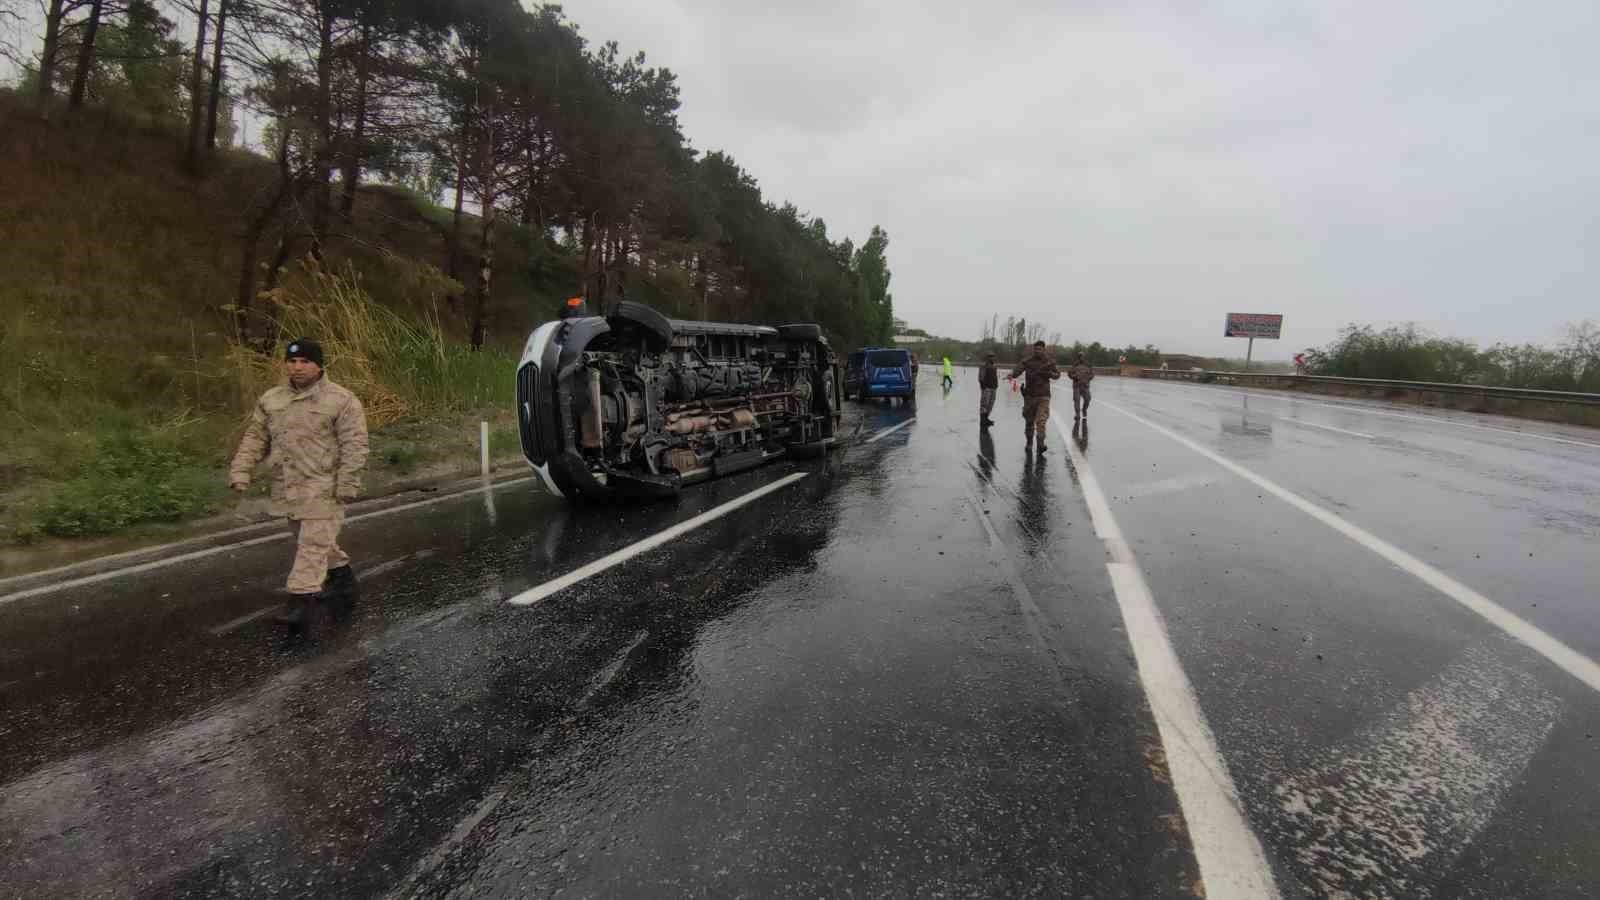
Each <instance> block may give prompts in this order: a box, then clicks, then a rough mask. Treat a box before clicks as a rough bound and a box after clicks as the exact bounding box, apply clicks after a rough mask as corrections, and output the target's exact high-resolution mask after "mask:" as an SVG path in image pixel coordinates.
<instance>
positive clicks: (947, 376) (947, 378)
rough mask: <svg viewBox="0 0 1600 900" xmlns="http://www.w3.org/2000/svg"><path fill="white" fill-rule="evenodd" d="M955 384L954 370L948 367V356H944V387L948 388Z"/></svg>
mask: <svg viewBox="0 0 1600 900" xmlns="http://www.w3.org/2000/svg"><path fill="white" fill-rule="evenodd" d="M955 386H956V379H955V371H954V370H953V369H951V368H950V357H948V356H946V357H945V358H944V389H945V390H947V391H948V390H950V389H951V388H953V387H955Z"/></svg>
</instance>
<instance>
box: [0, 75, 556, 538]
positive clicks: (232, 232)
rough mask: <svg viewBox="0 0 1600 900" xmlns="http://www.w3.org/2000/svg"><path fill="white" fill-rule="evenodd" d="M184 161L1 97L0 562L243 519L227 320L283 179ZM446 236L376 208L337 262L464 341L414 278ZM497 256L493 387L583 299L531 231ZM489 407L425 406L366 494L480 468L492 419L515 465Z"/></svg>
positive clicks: (168, 145) (96, 121)
mask: <svg viewBox="0 0 1600 900" xmlns="http://www.w3.org/2000/svg"><path fill="white" fill-rule="evenodd" d="M176 148H177V141H176V139H175V138H174V137H173V136H172V135H168V134H160V133H150V132H141V131H138V130H135V129H131V128H129V127H127V126H126V125H124V124H122V123H119V122H116V121H114V120H111V119H108V118H106V117H104V116H103V115H102V114H100V113H97V112H93V111H91V112H88V113H86V114H83V115H81V116H78V117H76V118H65V117H60V116H58V117H57V119H56V121H53V122H51V123H46V122H43V121H40V120H38V119H37V118H34V117H32V116H30V115H28V114H27V113H26V111H25V110H22V109H21V108H20V107H19V106H18V104H17V103H16V102H15V101H14V100H13V99H12V98H11V97H9V96H5V95H0V198H3V200H0V434H3V435H5V437H4V439H3V441H0V545H5V544H17V543H26V542H29V541H33V540H37V539H39V538H40V537H42V536H43V535H46V534H68V535H70V534H98V533H106V532H108V531H117V530H121V529H123V528H125V527H126V526H128V525H130V524H134V523H137V522H148V521H162V520H165V521H174V520H183V519H190V518H193V517H196V516H202V515H205V514H207V513H211V512H218V511H223V510H226V509H227V508H228V506H229V504H228V501H227V498H226V496H225V495H226V492H225V490H224V488H223V486H222V484H221V472H222V467H223V466H224V464H225V461H226V459H227V456H228V454H229V453H230V452H231V449H232V442H233V440H234V438H235V436H236V435H237V433H238V429H239V427H240V424H241V421H242V418H243V416H244V414H245V410H247V409H248V403H249V397H248V395H249V394H250V393H251V392H252V391H253V390H254V389H255V387H257V386H258V385H259V374H257V376H256V377H254V378H252V377H246V376H245V374H244V373H243V372H242V371H241V369H240V367H239V366H238V365H237V364H236V361H235V360H234V359H233V358H231V357H230V346H229V339H228V336H229V333H230V332H229V318H228V314H227V312H226V311H225V310H224V309H223V307H225V306H226V305H227V304H229V303H231V302H232V301H233V297H234V294H235V291H236V286H237V283H238V265H239V242H238V238H237V235H238V234H240V232H241V231H242V229H243V222H244V216H245V212H246V210H247V209H248V208H249V205H250V203H251V202H252V200H254V199H255V198H256V197H257V196H258V195H259V194H260V192H261V191H263V190H264V189H265V188H266V187H267V185H268V184H269V183H270V179H271V178H272V170H271V167H270V165H269V164H268V162H267V161H265V160H263V159H261V158H259V157H256V156H253V155H250V154H246V153H240V152H232V153H227V154H225V155H224V156H223V158H222V159H221V160H219V162H218V164H217V165H215V166H214V167H213V171H212V172H211V174H209V175H208V176H207V177H205V178H203V179H199V180H195V179H191V178H188V177H186V176H185V175H183V174H182V173H181V171H180V170H179V168H178V165H177V162H178V160H177V149H176ZM449 217H450V214H449V211H448V210H443V209H439V208H438V207H435V206H433V205H432V204H429V203H427V202H426V201H422V200H420V199H419V198H417V197H414V196H412V195H410V194H408V193H407V192H405V191H400V190H391V189H372V190H363V191H362V192H361V194H360V196H359V198H358V204H357V214H356V217H355V221H354V223H353V226H352V227H351V229H350V230H351V233H352V235H353V237H354V239H353V240H349V241H340V242H338V244H337V245H336V246H335V247H333V248H332V250H331V252H330V263H331V264H332V265H333V266H334V267H343V266H346V265H348V266H352V267H354V269H356V270H358V271H359V272H360V273H361V277H362V284H363V286H364V287H365V288H366V291H367V293H368V294H369V295H370V296H371V297H372V298H374V299H375V300H377V301H378V302H382V303H386V304H389V305H390V306H392V307H393V308H395V309H396V310H397V311H398V312H400V313H401V314H402V315H403V316H405V317H407V318H409V319H411V320H413V321H416V320H419V319H425V318H426V317H427V313H428V312H430V310H429V309H428V308H429V307H433V309H432V310H431V311H432V312H435V313H437V316H438V319H439V321H440V323H441V325H442V329H443V331H444V332H445V334H446V335H447V336H449V337H451V338H453V339H454V340H456V341H459V339H460V336H461V335H462V334H463V333H464V322H463V321H462V318H463V316H462V313H461V311H460V310H459V309H452V308H450V306H449V304H448V303H437V302H434V298H431V297H429V296H426V295H425V294H424V293H423V292H420V291H419V290H417V289H415V287H414V285H413V284H412V283H411V281H412V279H408V278H407V274H408V273H411V274H414V267H411V266H410V265H409V263H408V262H406V261H408V260H409V261H418V262H423V263H429V264H434V265H442V264H443V263H444V262H445V254H446V250H445V242H444V231H443V228H442V226H443V225H445V224H447V223H448V221H449ZM476 224H477V223H476V221H475V220H474V221H472V222H471V223H470V225H472V226H473V228H472V229H469V230H475V226H476ZM498 241H499V254H498V255H499V258H500V259H501V260H502V261H503V264H502V266H501V268H500V271H499V272H498V273H497V276H498V277H497V284H496V298H497V302H496V304H495V305H494V306H493V307H492V309H491V313H490V323H491V332H490V341H491V345H492V347H491V350H492V351H493V352H494V358H493V360H494V361H491V360H490V359H489V358H482V359H479V360H477V361H476V362H477V363H478V367H479V368H484V369H489V370H492V371H496V372H497V371H498V365H497V364H498V363H500V362H504V361H506V360H508V359H509V355H510V354H511V353H512V352H514V351H515V350H516V349H517V348H518V347H520V345H521V342H522V340H523V338H524V337H525V335H526V333H527V329H528V328H529V327H531V325H532V324H534V323H535V321H536V320H537V319H538V318H540V316H541V314H543V313H544V312H545V311H548V310H552V309H554V308H555V303H556V301H557V298H559V297H560V296H561V295H563V294H564V293H565V291H566V289H567V288H568V286H569V285H570V284H572V283H573V276H572V265H571V260H570V259H568V258H566V257H565V256H563V255H562V254H560V253H559V252H558V251H556V250H554V249H553V248H550V247H548V246H545V245H544V243H543V242H542V241H540V240H538V239H536V238H534V237H533V236H531V235H529V234H528V233H527V232H526V231H524V230H522V229H518V228H515V227H506V228H502V229H501V230H500V232H499V237H498ZM264 244H265V242H264ZM472 249H473V243H472V241H470V240H469V243H468V246H467V248H466V250H467V252H468V253H469V254H470V253H471V252H472ZM270 251H271V248H270V247H265V246H264V248H263V254H270ZM387 254H394V255H396V256H398V257H399V258H400V259H401V262H400V264H399V265H396V264H395V261H394V260H393V259H392V258H389V257H388V255H387ZM333 374H334V377H336V378H337V377H339V370H338V368H337V366H336V367H335V369H334V372H333ZM504 378H505V384H506V385H507V386H508V385H509V383H510V372H509V363H506V371H505V373H504ZM446 389H447V390H448V387H447V388H446ZM490 393H494V391H484V390H481V386H480V389H479V390H478V391H476V392H475V394H474V395H473V396H472V397H470V398H467V397H462V398H455V400H457V401H459V402H436V403H430V404H428V405H426V406H422V405H419V404H415V403H414V404H411V407H410V410H411V411H410V414H408V415H407V416H405V417H404V418H402V419H400V420H398V421H396V422H394V423H392V424H389V425H387V426H385V427H383V428H380V429H378V430H377V431H376V432H375V434H374V447H375V450H376V452H375V454H374V458H373V463H372V467H371V475H370V476H369V479H368V482H369V485H370V486H371V487H372V488H374V489H379V488H381V486H382V484H383V483H384V482H385V481H387V480H392V479H395V478H405V477H410V476H412V475H414V474H415V473H416V472H417V471H420V470H425V469H427V470H440V469H444V470H449V469H451V468H457V467H458V468H461V469H467V468H472V467H475V465H476V459H477V451H476V428H475V423H476V421H477V420H478V419H479V418H491V419H492V420H493V421H494V422H495V429H496V438H497V452H499V451H500V450H505V451H508V452H509V451H511V450H512V449H513V448H514V437H513V436H514V430H513V423H512V422H511V421H510V403H509V402H504V403H500V402H494V403H487V404H486V403H484V402H483V401H482V397H483V396H484V395H486V394H490ZM447 399H449V398H447Z"/></svg>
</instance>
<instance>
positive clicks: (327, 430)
mask: <svg viewBox="0 0 1600 900" xmlns="http://www.w3.org/2000/svg"><path fill="white" fill-rule="evenodd" d="M322 366H323V360H322V347H321V345H319V344H318V343H317V342H316V341H314V340H310V339H308V338H301V339H299V340H296V341H291V342H290V343H289V346H288V349H287V350H285V351H284V365H283V368H284V374H285V376H287V379H288V384H286V385H279V386H278V387H275V388H272V389H271V390H269V391H267V392H266V393H265V394H262V395H261V399H260V400H259V401H257V402H256V408H255V410H254V412H252V413H251V415H250V424H249V426H247V427H246V428H245V431H244V437H242V438H240V440H239V449H238V450H237V451H236V452H235V453H234V455H233V464H232V465H231V466H230V467H229V469H228V485H229V486H230V487H232V488H233V489H234V490H235V491H239V492H243V491H244V490H245V489H247V488H248V487H249V486H250V477H251V473H252V472H253V470H254V469H255V467H256V465H257V464H258V463H260V462H261V461H262V460H263V459H265V460H266V461H267V464H268V466H269V467H270V468H271V469H272V475H273V479H272V506H271V511H272V514H273V515H274V516H281V517H284V518H286V519H288V520H289V529H290V531H291V532H292V533H293V534H294V537H295V556H294V566H293V567H292V568H291V569H290V571H289V580H288V582H287V584H286V585H285V587H286V588H287V590H288V592H289V599H288V602H287V603H286V604H285V606H284V611H283V613H282V614H281V615H280V616H279V621H280V622H283V623H284V624H287V625H291V626H293V625H299V624H301V623H303V622H305V621H306V619H307V617H308V615H309V614H311V613H312V612H314V610H313V608H312V605H313V604H314V603H328V602H329V601H335V600H345V601H350V602H353V601H354V599H355V591H356V577H355V573H354V572H353V571H351V569H350V557H349V556H348V555H346V554H345V552H344V551H343V550H341V549H340V548H339V529H340V527H341V526H342V525H343V524H344V504H346V503H348V502H350V501H351V500H354V499H355V498H356V496H357V495H358V494H359V493H360V491H361V470H362V469H363V468H364V467H365V466H366V464H367V416H366V412H365V411H364V410H363V409H362V408H361V401H360V400H358V399H356V396H355V394H352V393H350V391H349V390H348V389H346V388H344V387H341V386H340V385H338V384H335V383H334V382H333V381H332V380H331V379H329V378H328V377H327V375H326V373H325V372H324V371H323V368H322Z"/></svg>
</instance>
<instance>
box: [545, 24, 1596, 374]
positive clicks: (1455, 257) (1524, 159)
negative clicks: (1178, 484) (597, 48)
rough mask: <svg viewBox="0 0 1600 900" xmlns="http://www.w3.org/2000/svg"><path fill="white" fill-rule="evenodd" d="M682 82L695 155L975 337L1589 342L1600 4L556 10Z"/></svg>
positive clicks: (959, 333)
mask: <svg viewBox="0 0 1600 900" xmlns="http://www.w3.org/2000/svg"><path fill="white" fill-rule="evenodd" d="M564 6H565V8H566V10H567V12H568V14H569V15H570V16H571V17H572V19H573V20H575V21H576V22H577V23H578V24H579V26H580V27H581V29H582V31H583V33H584V35H585V36H586V37H588V38H589V39H590V40H591V41H600V40H605V39H616V40H618V41H619V42H621V44H622V45H623V47H624V49H627V50H635V49H643V50H645V51H647V52H648V54H649V56H650V61H651V62H652V63H653V64H657V65H665V66H668V67H670V68H672V69H673V70H675V71H676V72H677V73H678V75H679V79H680V83H681V85H682V88H683V101H684V104H683V109H682V111H681V120H682V122H683V124H684V128H685V131H686V132H687V134H688V135H689V137H690V139H691V140H692V141H693V143H694V145H695V146H696V147H697V148H699V149H701V150H715V149H722V150H726V151H728V152H729V153H731V154H732V155H733V156H734V158H735V159H737V160H738V161H739V163H740V164H741V165H743V166H744V167H745V168H746V169H748V170H749V171H750V172H751V173H752V174H754V175H755V176H756V177H757V179H759V181H760V182H761V185H762V188H763V190H764V191H765V193H766V196H767V198H768V199H769V200H773V201H777V202H781V201H783V200H792V201H793V202H795V203H796V204H797V205H798V206H800V207H801V208H802V209H804V210H806V211H808V212H810V213H811V214H812V215H817V216H821V217H822V218H824V219H825V220H826V221H827V222H828V226H829V232H830V234H831V235H833V236H834V237H835V238H837V237H839V236H841V235H843V234H848V235H850V236H851V237H853V238H855V239H856V241H857V242H858V243H859V242H860V241H861V239H862V238H863V237H864V236H865V235H866V233H867V232H868V230H869V229H870V228H871V227H872V225H874V224H879V225H882V226H883V227H884V228H885V229H887V230H888V232H889V235H890V241H891V244H890V248H889V261H890V266H891V268H892V269H893V272H894V281H893V284H892V286H891V288H892V290H893V293H894V297H895V312H896V314H897V315H899V316H900V317H902V318H904V319H907V320H908V321H910V322H911V323H912V324H913V325H915V326H921V327H924V328H927V329H929V330H931V331H933V332H935V333H939V334H946V335H950V336H955V337H962V338H975V337H976V336H977V333H978V330H979V323H980V320H982V319H983V318H985V317H986V316H987V315H988V314H990V313H991V312H998V313H999V314H1000V316H1001V318H1002V319H1004V317H1005V316H1006V315H1025V316H1027V317H1028V318H1029V319H1035V318H1038V319H1042V320H1044V321H1045V322H1046V323H1047V325H1048V327H1049V329H1050V330H1052V331H1054V330H1059V331H1061V332H1062V334H1063V337H1064V338H1065V339H1066V340H1068V341H1071V340H1074V339H1078V338H1082V339H1084V340H1096V339H1098V340H1103V341H1106V342H1110V343H1116V344H1119V345H1120V344H1125V343H1128V342H1135V343H1140V344H1143V343H1145V342H1152V343H1156V344H1157V345H1159V346H1160V347H1162V348H1163V349H1166V350H1169V351H1191V352H1198V353H1207V354H1210V353H1230V354H1233V355H1239V356H1242V355H1243V353H1244V342H1243V341H1238V340H1229V339H1225V338H1223V337H1221V333H1222V322H1223V315H1224V313H1226V312H1229V311H1237V312H1280V313H1283V314H1284V316H1285V319H1284V340H1283V341H1281V342H1277V343H1276V344H1274V342H1258V346H1257V348H1256V350H1257V355H1258V357H1260V356H1262V355H1263V353H1265V355H1268V356H1287V355H1288V354H1289V353H1290V352H1292V351H1293V350H1296V349H1299V348H1302V347H1305V346H1309V345H1317V344H1322V343H1325V342H1326V341H1328V340H1329V339H1330V338H1332V337H1333V336H1334V334H1335V332H1336V330H1337V329H1338V328H1339V327H1340V326H1342V325H1344V324H1345V323H1348V322H1373V323H1389V322H1403V321H1415V322H1417V323H1418V324H1420V325H1422V326H1423V327H1426V328H1428V329H1430V330H1433V331H1436V332H1439V333H1443V334H1448V335H1454V336H1459V337H1466V338H1472V339H1476V340H1479V341H1480V342H1483V343H1490V342H1493V341H1496V340H1511V341H1526V340H1532V341H1553V340H1555V339H1557V338H1559V336H1560V332H1561V327H1562V325H1563V324H1564V323H1566V322H1571V321H1576V320H1579V319H1583V318H1600V291H1597V290H1596V280H1597V276H1600V3H1597V2H1595V0H1533V2H1510V0H1508V2H1487V0H1448V2H1395V0H1373V2H1357V3H1338V2H1265V0H1261V2H1256V0H1245V2H1210V3H1208V2H1200V0H1195V2H1191V0H1171V2H1165V3H1162V2H1139V0H1106V2H1080V3H1053V2H1043V0H1040V2H1007V0H988V2H983V3H974V2H965V3H941V4H923V3H909V2H901V0H880V2H859V0H856V2H852V0H842V2H835V0H809V2H804V3H801V2H781V3H764V2H760V0H650V2H648V3H641V2H638V0H569V2H566V3H565V4H564Z"/></svg>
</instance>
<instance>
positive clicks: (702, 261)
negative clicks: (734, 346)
mask: <svg viewBox="0 0 1600 900" xmlns="http://www.w3.org/2000/svg"><path fill="white" fill-rule="evenodd" d="M695 268H697V269H699V278H698V279H697V280H698V281H699V282H700V319H701V321H709V320H710V318H711V316H710V314H709V308H708V304H709V303H710V301H711V291H710V290H709V289H708V286H707V284H706V254H705V251H704V250H702V251H700V253H698V254H697V255H696V257H695Z"/></svg>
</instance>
